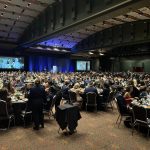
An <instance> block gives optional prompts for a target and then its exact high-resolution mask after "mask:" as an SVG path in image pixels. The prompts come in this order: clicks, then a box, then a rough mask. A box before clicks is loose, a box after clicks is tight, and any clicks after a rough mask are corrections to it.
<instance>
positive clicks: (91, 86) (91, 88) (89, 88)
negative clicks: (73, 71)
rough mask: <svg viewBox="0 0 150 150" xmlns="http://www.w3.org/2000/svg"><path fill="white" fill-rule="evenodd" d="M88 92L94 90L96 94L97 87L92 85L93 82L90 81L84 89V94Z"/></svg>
mask: <svg viewBox="0 0 150 150" xmlns="http://www.w3.org/2000/svg"><path fill="white" fill-rule="evenodd" d="M89 92H94V93H95V94H96V95H98V92H97V89H96V88H95V87H94V85H93V82H90V83H89V86H88V87H87V88H85V90H84V94H85V95H86V94H87V93H89Z"/></svg>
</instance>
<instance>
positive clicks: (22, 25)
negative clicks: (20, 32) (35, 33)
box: [15, 22, 28, 28]
mask: <svg viewBox="0 0 150 150" xmlns="http://www.w3.org/2000/svg"><path fill="white" fill-rule="evenodd" d="M15 26H17V27H23V28H26V27H27V26H28V24H27V23H23V22H16V24H15Z"/></svg>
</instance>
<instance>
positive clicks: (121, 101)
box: [116, 87, 130, 114]
mask: <svg viewBox="0 0 150 150" xmlns="http://www.w3.org/2000/svg"><path fill="white" fill-rule="evenodd" d="M116 99H117V104H118V107H119V111H120V113H121V114H130V111H129V109H128V107H127V104H126V101H125V99H124V97H123V88H122V87H118V88H117V93H116Z"/></svg>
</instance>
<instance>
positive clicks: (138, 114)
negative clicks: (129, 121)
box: [132, 106, 147, 123]
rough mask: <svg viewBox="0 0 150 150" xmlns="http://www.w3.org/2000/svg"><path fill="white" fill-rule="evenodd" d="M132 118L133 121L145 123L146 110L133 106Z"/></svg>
mask: <svg viewBox="0 0 150 150" xmlns="http://www.w3.org/2000/svg"><path fill="white" fill-rule="evenodd" d="M132 111H133V118H134V121H139V122H143V123H146V122H147V110H146V109H145V108H144V107H141V106H133V108H132Z"/></svg>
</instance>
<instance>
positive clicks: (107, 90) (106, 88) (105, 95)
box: [101, 83, 110, 102]
mask: <svg viewBox="0 0 150 150" xmlns="http://www.w3.org/2000/svg"><path fill="white" fill-rule="evenodd" d="M109 93H110V88H109V84H108V83H104V89H103V92H102V93H101V96H102V101H103V102H106V101H107V100H108V98H109Z"/></svg>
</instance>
